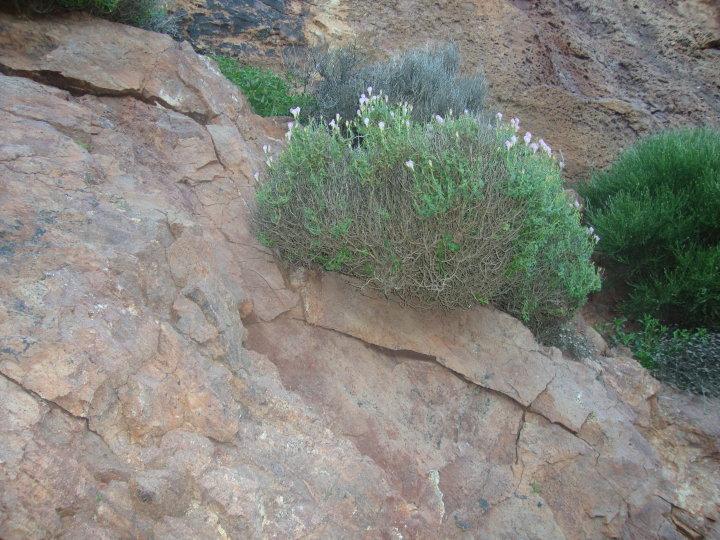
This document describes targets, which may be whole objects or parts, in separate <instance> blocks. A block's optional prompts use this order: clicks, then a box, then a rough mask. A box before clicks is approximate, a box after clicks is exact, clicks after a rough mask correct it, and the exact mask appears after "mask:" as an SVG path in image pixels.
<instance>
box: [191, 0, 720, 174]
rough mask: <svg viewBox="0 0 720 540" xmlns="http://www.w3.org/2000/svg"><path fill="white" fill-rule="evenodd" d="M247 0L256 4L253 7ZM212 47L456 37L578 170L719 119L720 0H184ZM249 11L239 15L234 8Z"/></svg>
mask: <svg viewBox="0 0 720 540" xmlns="http://www.w3.org/2000/svg"><path fill="white" fill-rule="evenodd" d="M247 4H252V6H248V5H247ZM179 5H180V6H181V9H182V13H183V15H184V17H183V18H182V19H181V27H182V28H184V29H185V36H186V37H188V38H189V39H190V40H191V41H192V42H193V44H194V45H195V46H196V47H197V48H199V49H200V50H204V51H222V52H224V53H225V54H230V55H235V56H238V57H240V59H241V60H253V61H255V62H261V63H275V64H278V59H279V56H280V54H281V53H282V50H283V48H284V47H287V46H289V45H303V44H313V43H318V42H325V43H329V44H331V45H337V44H342V43H349V42H356V43H358V44H360V45H361V46H363V47H365V48H366V49H368V50H369V51H370V52H371V53H373V54H374V55H375V56H385V55H387V54H390V53H392V52H395V51H398V50H403V49H407V48H409V47H413V46H418V45H422V44H425V43H426V42H429V41H440V40H454V41H455V42H457V43H458V45H459V46H460V49H461V52H462V53H463V55H464V58H465V61H466V67H467V68H468V69H470V68H474V67H476V66H483V67H484V71H485V73H486V75H487V78H488V81H489V83H490V98H491V100H490V101H491V107H494V108H496V109H497V110H502V111H503V112H504V113H505V114H506V115H507V116H508V117H510V116H511V115H517V116H519V117H520V119H521V121H522V128H523V129H527V130H530V131H531V132H533V133H535V134H537V135H539V136H540V137H543V138H544V139H545V140H546V141H548V142H549V143H550V145H551V146H552V147H553V148H555V149H556V150H561V151H562V152H563V155H564V158H565V162H566V164H567V171H566V172H567V174H568V177H569V178H570V180H571V181H575V180H577V179H579V178H582V177H584V176H585V175H586V174H587V172H588V170H589V169H591V168H592V167H600V166H604V165H606V164H607V163H609V162H610V161H611V160H612V159H613V158H614V157H615V156H616V154H617V152H618V151H619V150H620V149H622V148H625V147H626V146H627V145H628V144H630V143H632V142H633V141H634V140H635V139H636V138H637V137H638V136H639V135H642V134H645V133H648V132H650V131H655V130H657V129H660V128H666V127H675V126H683V125H697V124H702V123H713V124H715V125H718V123H720V69H718V67H717V66H718V64H720V6H718V3H717V2H716V1H715V0H688V1H683V2H676V1H658V0H636V1H633V2H627V1H620V0H609V1H602V2H598V1H595V0H563V1H560V2H558V1H556V0H471V1H462V2H436V1H430V0H421V1H417V0H412V1H411V0H392V1H389V2H376V1H357V0H353V1H346V0H320V1H318V2H305V1H301V0H297V1H295V0H288V1H279V2H236V1H235V0H213V1H211V2H206V3H203V2H187V1H185V0H179ZM240 20H242V21H243V24H239V22H238V21H240Z"/></svg>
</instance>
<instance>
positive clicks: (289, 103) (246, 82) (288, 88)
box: [213, 56, 312, 116]
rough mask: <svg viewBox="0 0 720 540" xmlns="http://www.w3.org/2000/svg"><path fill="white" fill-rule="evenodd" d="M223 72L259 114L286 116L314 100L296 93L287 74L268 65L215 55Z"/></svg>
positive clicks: (305, 106) (307, 105) (306, 106)
mask: <svg viewBox="0 0 720 540" xmlns="http://www.w3.org/2000/svg"><path fill="white" fill-rule="evenodd" d="M213 58H214V60H215V61H216V62H217V64H218V67H219V68H220V71H222V73H223V75H225V76H226V77H227V78H228V79H229V80H230V81H232V82H233V83H234V84H236V85H237V86H238V87H239V88H240V90H242V92H243V94H245V96H246V97H247V98H248V101H250V105H251V106H252V108H253V110H254V111H255V113H256V114H259V115H260V116H287V115H289V114H290V109H291V108H292V107H295V106H299V107H301V108H303V109H304V110H307V108H308V107H309V106H310V104H311V103H312V97H311V96H309V95H307V94H302V93H297V92H295V91H294V90H293V85H292V83H291V81H290V80H288V78H286V77H282V76H280V75H278V74H277V73H275V72H273V71H272V70H270V69H267V68H261V67H253V66H241V65H239V64H238V62H237V61H236V60H235V59H234V58H230V57H228V56H215V57H213Z"/></svg>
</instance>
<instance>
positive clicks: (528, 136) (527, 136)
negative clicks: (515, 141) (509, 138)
mask: <svg viewBox="0 0 720 540" xmlns="http://www.w3.org/2000/svg"><path fill="white" fill-rule="evenodd" d="M523 140H524V141H525V146H527V145H528V144H530V141H532V133H530V132H529V131H526V132H525V136H524V137H523Z"/></svg>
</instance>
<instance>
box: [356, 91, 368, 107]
mask: <svg viewBox="0 0 720 540" xmlns="http://www.w3.org/2000/svg"><path fill="white" fill-rule="evenodd" d="M359 101H360V106H361V107H362V106H363V105H365V104H366V103H367V102H368V101H370V100H369V99H368V98H367V96H366V95H365V94H362V95H361V96H360V99H359Z"/></svg>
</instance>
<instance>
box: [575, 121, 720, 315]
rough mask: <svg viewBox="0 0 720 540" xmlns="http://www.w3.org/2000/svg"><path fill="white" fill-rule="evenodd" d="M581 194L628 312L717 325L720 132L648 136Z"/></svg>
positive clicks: (719, 296)
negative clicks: (624, 292)
mask: <svg viewBox="0 0 720 540" xmlns="http://www.w3.org/2000/svg"><path fill="white" fill-rule="evenodd" d="M580 192H581V194H582V195H583V196H584V197H585V200H586V203H587V214H586V216H587V219H588V221H589V222H590V223H592V225H593V227H594V228H595V229H596V230H597V234H598V235H599V236H600V237H601V241H600V243H599V244H598V251H599V254H600V256H601V258H602V260H603V263H604V264H605V265H606V266H607V267H608V270H609V271H610V275H611V277H615V279H618V280H622V281H624V282H626V283H627V284H628V285H629V286H630V292H629V297H628V299H627V301H626V302H625V303H624V306H623V307H624V310H625V311H626V313H627V314H628V315H630V316H632V317H640V316H642V315H644V314H650V315H652V316H654V317H656V318H658V319H660V320H662V321H664V322H666V323H673V324H678V325H681V326H685V327H690V328H692V327H697V326H708V327H717V326H718V325H720V132H718V131H715V130H712V129H707V128H705V129H686V130H680V131H669V132H664V133H660V134H657V135H654V136H651V137H648V138H646V139H644V140H642V141H640V142H639V143H638V144H636V145H635V146H634V147H632V148H630V149H629V150H627V151H626V152H624V153H623V154H622V155H621V156H620V158H619V159H618V160H617V161H616V162H615V163H614V164H613V165H612V166H611V167H610V168H608V169H607V170H605V171H603V172H600V173H598V174H596V175H595V176H594V177H593V178H592V180H591V182H590V183H588V184H587V185H585V186H582V187H581V189H580Z"/></svg>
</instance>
